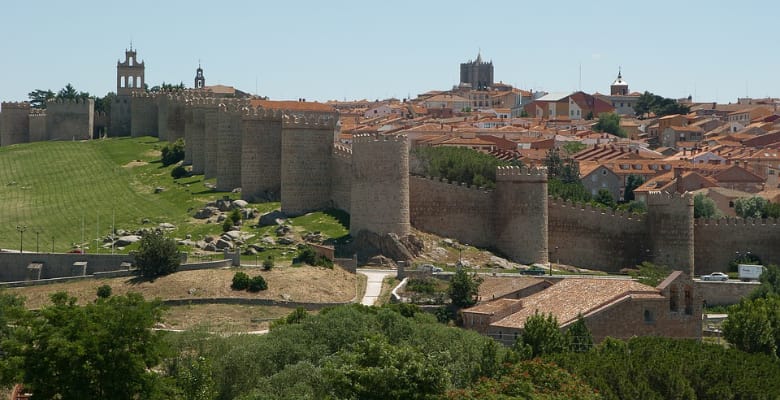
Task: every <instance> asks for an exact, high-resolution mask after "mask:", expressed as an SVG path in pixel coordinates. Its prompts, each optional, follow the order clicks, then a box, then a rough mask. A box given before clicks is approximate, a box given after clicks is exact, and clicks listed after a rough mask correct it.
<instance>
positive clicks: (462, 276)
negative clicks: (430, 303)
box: [447, 268, 483, 307]
mask: <svg viewBox="0 0 780 400" xmlns="http://www.w3.org/2000/svg"><path fill="white" fill-rule="evenodd" d="M482 281H483V279H482V278H481V277H480V276H478V275H477V273H476V272H475V273H474V274H469V273H468V272H466V271H465V270H464V269H463V268H458V270H457V271H455V275H453V276H452V279H450V286H449V287H448V288H447V294H448V295H449V296H450V300H452V304H453V305H455V306H456V307H470V306H473V305H474V304H475V303H476V302H477V294H479V285H481V284H482Z"/></svg>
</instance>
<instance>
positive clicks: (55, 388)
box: [11, 292, 165, 400]
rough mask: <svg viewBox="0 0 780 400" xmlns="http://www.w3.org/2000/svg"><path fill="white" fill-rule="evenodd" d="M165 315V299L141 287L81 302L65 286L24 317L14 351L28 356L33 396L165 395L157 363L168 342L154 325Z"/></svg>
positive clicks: (25, 371) (26, 372) (26, 378)
mask: <svg viewBox="0 0 780 400" xmlns="http://www.w3.org/2000/svg"><path fill="white" fill-rule="evenodd" d="M161 319H162V307H161V303H160V302H159V301H154V302H147V301H145V300H144V299H143V297H142V296H141V295H140V294H137V293H130V294H128V295H126V296H112V297H109V298H106V299H98V300H97V301H96V302H94V303H89V304H87V305H85V306H83V307H80V306H78V305H76V299H75V298H73V297H69V296H68V295H67V294H66V293H62V292H61V293H57V294H54V295H52V305H50V306H46V307H44V308H43V309H41V310H40V312H39V313H37V314H32V315H30V316H29V317H28V318H26V319H24V320H22V321H20V326H19V329H18V330H17V335H16V340H17V344H18V346H16V347H14V348H13V349H12V350H11V353H13V354H14V355H15V356H18V357H20V358H21V359H22V360H23V362H22V363H21V364H22V365H21V370H22V375H23V377H22V379H23V382H24V383H25V387H26V388H27V389H29V390H31V391H32V392H33V394H34V396H33V398H42V399H63V400H65V399H128V400H130V399H137V398H145V399H152V398H160V397H162V390H163V388H164V386H165V385H164V382H163V380H162V379H161V377H160V376H159V374H157V373H156V372H154V371H153V370H152V368H153V367H155V366H157V365H158V364H159V363H160V362H161V360H162V357H163V355H164V350H165V347H164V344H163V342H162V340H161V337H160V335H159V334H158V333H157V332H155V331H152V330H151V328H152V326H153V325H154V324H155V323H157V322H159V321H160V320H161Z"/></svg>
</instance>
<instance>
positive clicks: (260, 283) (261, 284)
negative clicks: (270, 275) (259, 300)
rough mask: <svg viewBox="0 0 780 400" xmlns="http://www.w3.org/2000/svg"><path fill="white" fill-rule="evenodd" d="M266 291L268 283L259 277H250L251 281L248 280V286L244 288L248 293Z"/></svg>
mask: <svg viewBox="0 0 780 400" xmlns="http://www.w3.org/2000/svg"><path fill="white" fill-rule="evenodd" d="M266 289H268V283H267V282H266V281H265V278H263V277H262V276H261V275H257V276H254V277H252V279H250V280H249V286H248V287H247V288H246V290H248V291H250V292H259V291H261V290H266Z"/></svg>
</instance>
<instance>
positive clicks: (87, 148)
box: [0, 137, 346, 253]
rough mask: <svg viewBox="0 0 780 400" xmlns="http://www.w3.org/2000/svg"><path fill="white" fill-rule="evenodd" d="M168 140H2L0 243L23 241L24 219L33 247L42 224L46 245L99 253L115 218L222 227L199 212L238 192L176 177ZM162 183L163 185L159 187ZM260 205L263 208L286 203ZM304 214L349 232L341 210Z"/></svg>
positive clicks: (121, 223)
mask: <svg viewBox="0 0 780 400" xmlns="http://www.w3.org/2000/svg"><path fill="white" fill-rule="evenodd" d="M165 144H166V142H160V141H158V140H157V139H156V138H150V137H145V138H115V139H106V140H93V141H85V142H40V143H30V144H20V145H14V146H9V147H2V148H0V221H3V223H2V224H0V247H2V248H5V249H19V241H20V235H19V232H17V230H16V227H17V225H24V226H27V231H26V232H24V235H23V239H24V249H25V251H34V250H35V249H36V234H35V231H39V232H40V234H39V235H38V241H39V246H40V251H51V250H52V246H53V248H54V251H56V252H62V251H67V250H70V249H71V248H73V246H74V245H75V244H85V245H87V246H88V247H89V250H88V252H90V253H94V252H95V251H96V246H95V239H96V238H97V237H98V236H99V237H104V236H106V235H108V234H109V233H110V231H111V225H112V218H113V219H114V221H115V225H116V227H117V228H118V229H125V230H131V229H137V228H139V227H144V226H147V227H153V226H156V225H157V224H159V223H161V222H170V223H172V224H174V225H176V226H177V228H178V229H177V230H176V231H174V232H173V233H172V234H173V235H174V236H176V237H180V238H182V237H184V236H185V235H186V234H192V237H193V239H198V238H200V237H202V236H203V235H205V234H216V233H220V232H221V229H220V226H218V225H216V224H203V223H202V221H197V220H195V219H193V218H191V215H192V214H193V213H194V211H195V210H197V209H199V208H201V207H203V205H204V204H205V203H207V202H208V201H211V200H214V199H217V198H221V197H222V196H231V197H232V198H237V197H238V195H237V194H231V193H224V192H215V191H212V190H211V189H209V188H207V187H206V186H205V183H206V182H204V181H203V179H202V178H203V177H202V176H193V177H187V178H182V179H179V180H174V179H173V178H171V176H170V171H171V169H172V168H173V167H172V166H171V167H162V165H161V164H160V162H159V159H160V149H161V148H162V147H163V146H164V145H165ZM210 183H213V180H211V182H210ZM157 187H160V188H163V191H162V192H161V193H158V194H155V193H154V192H155V188H157ZM253 207H255V208H258V209H259V210H260V211H261V213H262V212H265V211H269V210H272V209H274V208H277V207H279V203H265V204H257V205H253ZM301 218H302V219H301V221H300V222H297V220H296V221H293V224H294V225H301V224H303V225H305V224H306V222H307V221H310V222H315V221H316V224H315V225H317V227H316V228H315V227H313V228H315V229H311V230H322V231H328V233H332V234H334V235H335V236H339V235H342V234H346V229H345V228H344V227H343V226H342V225H340V224H339V223H338V221H336V219H335V218H331V217H329V216H327V215H325V214H322V213H317V214H315V215H314V216H308V217H301ZM323 219H324V221H323ZM144 220H148V222H147V223H143V221H144ZM323 225H324V226H323ZM82 227H83V228H82ZM301 228H302V229H305V228H306V227H305V226H301ZM244 230H251V228H249V227H245V228H244ZM256 233H261V232H256ZM82 238H83V242H82ZM52 243H53V245H52ZM101 244H102V243H101ZM99 251H100V252H106V250H105V249H100V250H99Z"/></svg>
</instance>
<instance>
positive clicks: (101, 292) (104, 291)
mask: <svg viewBox="0 0 780 400" xmlns="http://www.w3.org/2000/svg"><path fill="white" fill-rule="evenodd" d="M97 297H99V298H101V299H106V298H109V297H111V286H108V285H103V286H99V287H98V288H97Z"/></svg>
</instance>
